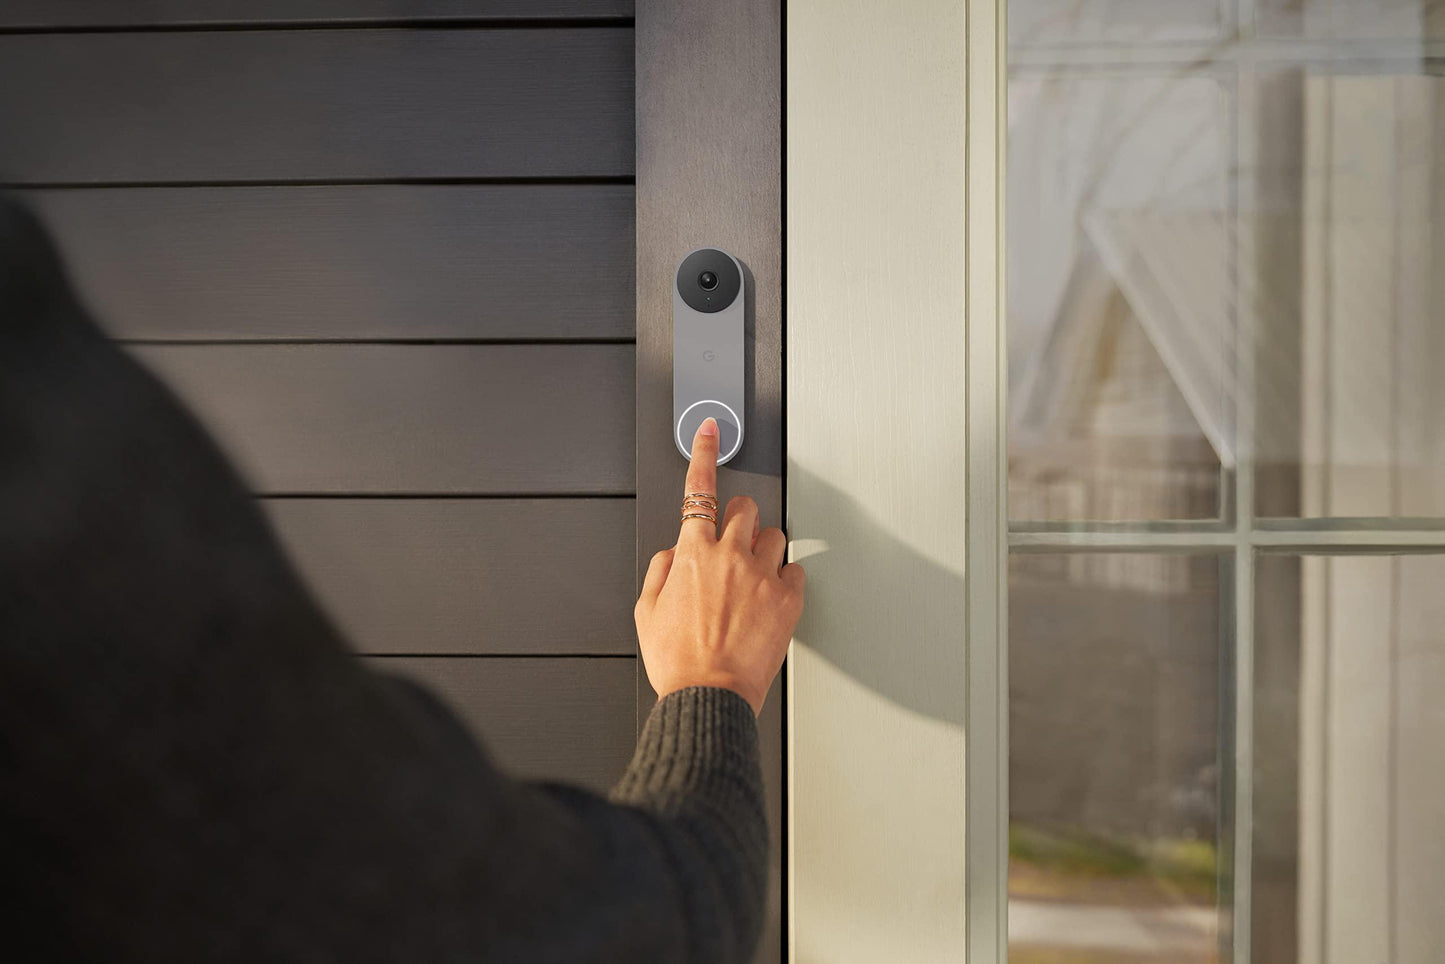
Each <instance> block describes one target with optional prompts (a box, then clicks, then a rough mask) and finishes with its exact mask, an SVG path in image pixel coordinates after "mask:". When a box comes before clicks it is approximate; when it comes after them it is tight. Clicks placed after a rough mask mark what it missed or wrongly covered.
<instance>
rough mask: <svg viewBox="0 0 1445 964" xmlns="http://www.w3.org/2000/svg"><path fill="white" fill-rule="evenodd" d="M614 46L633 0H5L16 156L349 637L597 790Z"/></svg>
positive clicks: (603, 780)
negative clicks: (233, 464) (232, 462)
mask: <svg viewBox="0 0 1445 964" xmlns="http://www.w3.org/2000/svg"><path fill="white" fill-rule="evenodd" d="M423 22H425V23H423ZM412 23H416V24H419V25H424V26H425V27H426V29H410V28H407V27H405V26H404V25H406V24H412ZM239 26H244V27H245V28H246V29H230V28H232V27H239ZM298 26H301V27H304V28H305V29H297V27H298ZM317 27H324V28H327V29H315V28H317ZM632 43H633V32H632V26H631V4H630V2H626V0H591V2H589V0H542V2H535V3H534V2H531V0H431V2H415V3H412V2H408V3H399V2H386V0H297V2H287V3H280V2H271V0H260V2H255V0H251V2H239V0H235V2H232V0H216V2H202V0H190V2H186V0H151V2H132V3H109V2H92V0H68V2H67V0H58V2H44V3H39V2H31V0H0V183H3V184H4V185H5V186H9V187H14V188H17V189H18V190H19V191H20V193H22V194H23V195H25V196H27V197H28V198H29V199H30V200H31V202H32V203H33V204H34V205H35V207H36V208H37V210H38V211H39V212H40V213H41V216H42V217H43V218H44V219H45V220H46V221H47V222H48V223H49V224H50V225H51V226H52V228H53V229H54V231H55V233H56V234H57V236H58V238H59V241H60V244H61V247H62V249H63V250H64V251H65V253H66V255H67V257H68V259H69V261H70V263H71V269H72V271H73V273H74V274H75V276H76V279H77V282H78V284H79V286H80V288H81V290H82V293H83V295H84V297H85V298H86V300H87V301H88V302H89V303H90V304H91V306H92V308H93V309H94V310H95V312H96V313H97V315H98V316H99V317H100V318H101V319H102V321H103V323H104V324H105V325H106V326H107V328H108V330H109V332H110V333H111V334H112V335H113V336H114V337H115V338H117V339H119V340H120V341H122V342H124V343H126V344H127V345H128V348H129V350H131V351H132V352H133V353H134V354H135V355H136V356H137V357H138V358H140V359H141V360H142V361H143V362H144V363H145V364H147V365H148V366H150V367H151V368H152V370H154V371H156V372H157V373H158V374H159V375H160V376H161V377H162V378H164V379H165V380H166V381H167V382H168V383H169V384H171V385H172V387H173V388H174V389H175V390H176V392H177V393H178V394H179V395H180V396H181V397H182V398H183V399H184V400H186V401H187V402H189V403H190V404H191V405H192V406H193V408H194V410H195V411H196V412H197V414H198V415H199V417H200V418H201V419H202V421H203V422H205V423H206V424H207V425H208V426H209V427H210V428H212V430H213V431H214V432H215V433H216V434H217V436H218V438H219V439H220V440H221V442H222V444H223V445H224V446H225V447H226V448H227V449H228V451H230V452H231V453H232V454H233V456H234V457H235V459H236V460H237V462H238V464H239V465H240V467H241V469H242V471H243V472H244V473H245V475H246V477H247V478H248V480H249V481H250V482H251V484H252V487H253V490H254V491H255V492H256V493H257V495H258V496H259V497H261V498H263V499H264V501H265V507H266V509H267V512H268V514H269V516H270V518H271V519H272V521H273V523H274V524H275V527H276V529H277V532H278V534H279V536H280V538H281V539H282V541H283V543H284V544H285V545H286V546H287V547H288V549H289V551H290V552H291V555H292V558H293V560H294V561H295V563H296V565H297V567H298V569H299V571H300V572H301V574H302V575H303V577H304V578H305V579H306V580H307V581H308V583H310V584H311V585H312V586H313V588H314V589H315V590H316V592H317V594H318V596H319V597H320V599H321V601H322V602H323V604H324V605H325V606H326V608H327V609H328V610H329V611H330V613H331V614H332V617H333V618H334V619H335V621H336V622H337V623H338V624H339V625H340V626H341V627H343V629H345V630H346V631H347V633H348V634H349V636H350V637H351V638H352V639H353V641H354V642H355V643H356V645H357V646H358V648H359V649H361V650H362V651H363V652H365V653H367V654H370V655H368V659H370V660H372V661H373V662H374V663H375V665H377V666H379V667H381V668H383V669H390V670H396V671H399V672H404V673H408V674H411V675H415V676H419V677H421V678H423V679H424V680H426V681H428V682H430V683H431V684H433V685H434V686H435V687H436V688H437V689H438V690H439V692H440V693H441V695H442V697H443V698H444V699H446V700H448V701H450V702H451V703H452V704H453V705H455V706H456V707H457V708H458V710H459V711H460V712H461V714H462V716H463V717H464V718H465V719H466V720H467V721H468V722H469V724H471V725H472V726H474V727H476V728H477V729H479V730H480V731H481V733H482V735H483V738H484V740H485V742H486V744H487V746H488V748H489V749H490V750H491V751H492V752H493V753H494V755H495V756H496V757H497V758H498V759H500V760H501V761H502V762H503V763H504V764H506V765H508V766H511V767H514V768H515V769H517V770H519V771H520V772H522V773H524V774H527V775H529V776H539V777H550V778H563V779H573V780H579V781H582V782H584V783H586V784H588V785H591V786H594V787H597V788H603V787H605V786H606V785H607V784H608V783H610V782H611V781H612V780H613V779H614V778H615V777H616V776H617V775H618V774H619V773H620V771H621V769H622V767H623V766H624V764H625V762H626V760H627V757H628V755H629V754H630V752H631V747H632V742H633V736H634V726H635V707H636V703H635V678H636V660H635V657H634V656H633V653H634V647H635V638H634V634H633V631H632V625H631V610H632V602H633V596H632V593H633V583H634V574H635V566H636V561H635V515H634V513H635V510H634V495H635V489H636V484H635V468H634V466H635V428H634V390H635V376H634V370H635V358H634V346H633V343H634V331H635V323H634V314H635V313H634V282H633V279H634V273H635V272H634V260H635V258H634V249H633V236H634V231H633V204H634V187H633V166H634V159H633V154H634V143H633V112H634V107H633V51H632Z"/></svg>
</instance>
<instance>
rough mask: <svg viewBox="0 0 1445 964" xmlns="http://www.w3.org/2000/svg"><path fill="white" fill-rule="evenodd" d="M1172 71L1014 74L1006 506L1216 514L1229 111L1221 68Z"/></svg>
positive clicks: (1226, 303)
mask: <svg viewBox="0 0 1445 964" xmlns="http://www.w3.org/2000/svg"><path fill="white" fill-rule="evenodd" d="M1075 6H1085V5H1080V4H1076V5H1075ZM1177 73H1178V72H1177V70H1176V69H1175V68H1172V67H1168V68H1160V69H1159V70H1158V71H1156V72H1153V73H1149V72H1144V73H1135V74H1131V75H1129V76H1109V75H1100V74H1098V73H1097V72H1093V73H1084V74H1080V75H1078V76H1060V75H1059V74H1058V73H1057V72H1053V71H1049V72H1046V73H1044V74H1042V75H1039V74H1037V73H1036V72H1035V71H1034V70H1033V69H1028V70H1023V71H1015V72H1014V74H1013V76H1012V77H1011V78H1010V81H1009V86H1008V110H1009V147H1008V150H1009V157H1008V198H1007V203H1008V209H1007V220H1008V226H1007V231H1008V251H1007V257H1008V324H1009V331H1008V339H1009V371H1008V378H1009V413H1010V421H1009V500H1010V506H1009V510H1010V514H1011V515H1012V517H1013V518H1015V519H1018V520H1076V519H1099V520H1127V519H1141V520H1155V519H1198V518H1212V517H1216V516H1218V515H1219V511H1220V508H1219V507H1220V475H1221V468H1222V467H1224V468H1227V467H1229V465H1230V463H1231V461H1232V459H1233V448H1234V445H1233V441H1232V436H1233V429H1232V423H1233V413H1232V412H1231V410H1230V407H1229V394H1228V379H1229V377H1230V373H1231V364H1232V363H1231V354H1230V352H1231V349H1230V342H1231V340H1232V338H1233V331H1234V322H1233V317H1234V309H1233V299H1232V297H1231V294H1230V288H1229V280H1230V274H1231V267H1230V263H1231V258H1232V257H1233V255H1232V250H1233V248H1232V244H1233V242H1232V240H1231V232H1230V231H1229V230H1228V223H1227V215H1228V210H1229V184H1228V172H1229V170H1230V167H1231V164H1232V159H1231V140H1232V139H1231V134H1230V131H1231V124H1232V121H1231V118H1230V109H1229V100H1228V97H1227V96H1226V91H1225V88H1224V87H1223V86H1221V84H1220V83H1219V82H1218V81H1217V80H1216V79H1214V78H1212V77H1209V76H1203V75H1200V76H1175V75H1176V74H1177Z"/></svg>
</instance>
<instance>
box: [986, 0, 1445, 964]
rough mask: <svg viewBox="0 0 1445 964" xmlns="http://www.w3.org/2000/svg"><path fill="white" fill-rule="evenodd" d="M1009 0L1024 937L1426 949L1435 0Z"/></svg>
mask: <svg viewBox="0 0 1445 964" xmlns="http://www.w3.org/2000/svg"><path fill="white" fill-rule="evenodd" d="M1007 8H1008V19H1009V28H1008V30H1009V36H1008V56H1009V66H1008V79H1007V89H1006V103H1007V115H1008V116H1007V127H1008V145H1007V156H1006V162H1005V167H1006V179H1005V183H1006V195H1005V215H1004V220H1005V222H1006V225H1007V230H1006V237H1007V249H1006V260H1007V271H1006V275H1007V279H1008V280H1007V292H1006V305H1007V310H1006V317H1007V339H1008V349H1009V351H1008V360H1007V366H1006V367H1007V372H1006V379H1007V391H1006V411H1007V433H1008V467H1007V471H1008V479H1007V486H1008V504H1009V517H1010V523H1009V547H1010V560H1011V561H1010V564H1009V567H1008V580H1009V584H1008V589H1009V602H1008V657H1007V658H1008V676H1009V688H1008V689H1009V700H1010V706H1009V711H1008V717H1009V719H1008V731H1009V855H1010V871H1009V881H1008V890H1009V951H1010V957H1011V959H1012V960H1014V961H1016V962H1025V964H1027V962H1040V964H1041V962H1050V964H1092V962H1102V961H1109V962H1140V964H1142V962H1161V964H1162V962H1166V961H1167V962H1215V961H1233V962H1249V961H1254V962H1260V964H1264V962H1268V964H1292V962H1296V961H1297V962H1302V964H1303V962H1310V964H1314V962H1324V964H1345V962H1356V961H1382V962H1383V961H1389V962H1391V964H1406V962H1425V961H1431V960H1436V959H1438V954H1439V952H1438V948H1439V947H1442V946H1445V915H1441V914H1440V913H1439V910H1438V909H1439V908H1440V907H1441V906H1445V869H1442V868H1445V807H1442V806H1440V805H1439V801H1440V800H1441V799H1442V798H1445V776H1442V774H1445V710H1442V709H1441V707H1442V706H1445V701H1442V700H1441V699H1440V698H1439V697H1438V696H1437V695H1436V694H1438V693H1440V692H1445V603H1442V601H1441V600H1445V591H1442V587H1445V374H1442V373H1445V78H1442V74H1445V4H1440V3H1436V2H1432V0H1239V2H1237V3H1234V2H1226V0H1007ZM971 846H972V844H971Z"/></svg>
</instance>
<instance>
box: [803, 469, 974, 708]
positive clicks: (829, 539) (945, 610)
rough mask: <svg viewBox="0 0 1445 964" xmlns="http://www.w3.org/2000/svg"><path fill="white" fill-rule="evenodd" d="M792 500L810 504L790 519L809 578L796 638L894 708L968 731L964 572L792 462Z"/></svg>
mask: <svg viewBox="0 0 1445 964" xmlns="http://www.w3.org/2000/svg"><path fill="white" fill-rule="evenodd" d="M788 495H789V502H790V503H791V504H806V505H807V507H808V508H807V513H806V515H805V516H803V517H801V518H799V517H798V515H797V514H794V515H793V518H791V519H790V528H791V529H792V531H791V532H790V533H789V536H790V538H791V539H792V540H793V556H792V558H793V559H794V561H797V562H799V563H801V564H802V566H803V568H804V569H805V570H807V574H808V587H807V601H806V604H805V608H804V611H803V619H802V622H801V623H800V624H799V625H798V629H797V632H796V633H795V634H794V638H795V639H796V640H797V641H798V642H799V643H801V644H803V645H806V646H807V647H808V648H809V649H810V650H812V651H813V652H814V653H816V654H818V655H819V656H821V657H822V658H823V659H825V660H827V661H828V662H829V663H831V664H833V665H834V666H835V667H837V668H838V669H839V670H841V671H842V672H843V673H845V674H846V675H847V676H848V677H850V678H851V679H853V680H854V681H856V682H857V683H859V684H861V685H862V686H864V687H866V688H867V689H869V690H871V691H873V692H875V693H877V694H878V695H879V696H882V697H884V698H885V699H887V700H888V701H889V702H891V703H894V704H896V705H898V706H900V707H903V708H904V709H907V710H910V711H912V712H914V713H919V714H922V715H924V716H927V717H931V718H933V719H936V720H940V721H943V722H946V723H949V724H952V725H955V726H959V727H962V726H963V725H964V717H965V696H966V689H965V686H966V683H967V676H966V672H965V668H966V648H965V647H966V635H965V621H964V579H963V574H962V567H961V565H960V567H959V571H954V570H952V569H950V568H947V567H945V566H944V565H943V564H941V563H940V562H938V561H936V560H934V559H930V558H928V557H927V556H925V555H924V554H922V553H921V552H919V551H918V550H917V549H916V548H914V547H913V546H911V545H909V544H908V543H907V542H905V541H904V540H903V539H901V538H900V537H899V536H898V535H897V534H896V533H895V532H893V531H891V530H890V529H889V528H888V527H887V526H886V525H885V524H883V523H882V522H881V521H880V520H878V519H877V518H876V517H875V516H874V515H873V513H871V512H870V511H869V510H868V508H867V507H865V506H864V505H863V504H862V503H860V502H859V501H858V500H857V499H855V498H853V497H852V496H850V495H848V494H846V493H844V492H842V491H840V490H839V489H837V488H835V487H834V486H832V485H830V484H828V483H827V482H824V481H823V480H822V479H821V478H819V477H818V476H817V475H815V474H814V473H812V472H810V471H808V470H807V469H804V468H802V467H800V466H799V465H797V464H796V463H793V462H790V463H789V466H788ZM936 511H937V512H940V513H942V512H949V511H951V510H950V509H949V507H947V506H939V507H937V508H936ZM859 599H861V600H864V601H865V605H858V604H857V600H859ZM843 600H851V602H850V604H848V605H841V604H840V603H841V602H842V601H843Z"/></svg>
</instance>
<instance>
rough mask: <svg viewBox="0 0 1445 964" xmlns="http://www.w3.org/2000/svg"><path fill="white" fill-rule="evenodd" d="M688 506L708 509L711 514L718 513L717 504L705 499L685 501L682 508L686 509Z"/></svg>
mask: <svg viewBox="0 0 1445 964" xmlns="http://www.w3.org/2000/svg"><path fill="white" fill-rule="evenodd" d="M688 506H696V507H697V508H699V509H707V510H708V511H710V512H716V511H717V503H716V502H708V501H706V500H705V499H683V500H682V507H683V508H684V509H686V508H687V507H688Z"/></svg>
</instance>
